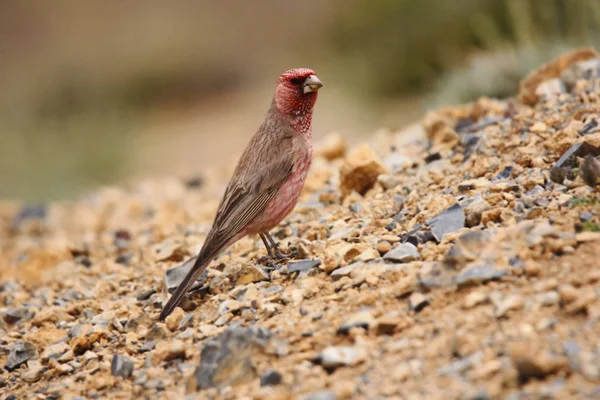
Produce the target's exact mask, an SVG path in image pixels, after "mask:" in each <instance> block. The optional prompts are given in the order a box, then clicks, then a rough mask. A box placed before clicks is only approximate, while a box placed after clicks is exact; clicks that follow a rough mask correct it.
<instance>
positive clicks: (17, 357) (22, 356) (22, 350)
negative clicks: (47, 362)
mask: <svg viewBox="0 0 600 400" xmlns="http://www.w3.org/2000/svg"><path fill="white" fill-rule="evenodd" d="M37 356H38V352H37V347H36V345H34V344H33V343H31V342H27V341H24V340H19V341H18V342H15V343H14V344H13V345H12V346H11V347H10V349H9V353H8V358H7V359H6V365H5V366H4V367H5V368H6V369H7V370H8V371H14V370H15V369H17V368H19V367H20V366H21V365H22V364H25V363H26V362H27V361H29V360H33V359H34V358H37Z"/></svg>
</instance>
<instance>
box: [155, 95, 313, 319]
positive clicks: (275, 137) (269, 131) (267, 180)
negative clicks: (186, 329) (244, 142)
mask: <svg viewBox="0 0 600 400" xmlns="http://www.w3.org/2000/svg"><path fill="white" fill-rule="evenodd" d="M281 119H284V121H282V120H281ZM299 145H302V141H301V140H297V137H296V135H294V132H293V129H292V128H291V126H290V123H289V117H288V116H285V115H282V114H281V113H279V112H278V110H277V107H276V104H275V101H273V103H272V104H271V108H270V109H269V112H268V114H267V118H266V119H265V122H264V123H263V124H262V125H261V127H260V128H259V129H258V131H257V132H256V133H255V134H254V136H253V137H252V139H251V140H250V143H249V144H248V146H247V147H246V150H245V151H244V153H243V154H242V157H241V158H240V161H239V162H238V165H237V167H236V169H235V171H234V173H233V176H232V178H231V180H230V182H229V184H228V185H227V189H226V190H225V194H224V195H223V199H222V200H221V203H220V205H219V208H218V210H217V214H216V217H215V221H214V223H213V226H212V228H211V230H210V232H209V234H208V236H207V238H206V241H205V242H204V245H203V246H202V250H200V253H199V254H198V258H197V259H196V262H195V263H194V265H193V267H192V269H191V270H190V271H189V272H188V274H187V275H186V277H185V278H184V279H183V281H182V282H181V284H180V285H179V287H178V288H177V290H176V291H175V293H174V294H173V296H172V297H171V298H170V299H169V301H168V302H167V304H166V305H165V307H164V308H163V310H162V311H161V314H160V319H161V320H164V319H165V318H166V317H167V316H168V315H169V314H170V313H171V312H172V311H173V310H174V309H175V308H176V307H177V306H178V305H179V303H180V302H181V300H182V299H183V296H184V295H185V294H186V293H187V291H188V290H189V288H190V287H191V286H192V285H193V283H194V282H195V281H196V280H197V279H198V277H199V276H200V275H201V274H202V272H204V270H205V269H206V268H207V267H208V265H209V264H210V262H211V261H212V260H213V258H214V257H216V256H217V254H218V253H219V252H221V251H222V250H224V248H226V247H227V246H228V245H230V244H231V243H230V242H231V241H232V239H234V238H236V236H237V235H239V234H240V233H242V232H243V230H244V228H245V227H246V226H247V225H248V223H249V222H251V221H252V220H253V219H254V218H256V217H257V216H258V215H260V213H261V212H262V211H263V210H264V208H265V206H266V205H267V204H268V203H269V201H270V200H271V199H272V198H273V196H274V195H275V194H276V193H277V191H278V190H279V188H280V187H281V185H282V184H283V183H284V182H285V181H286V179H287V178H288V177H289V176H290V174H291V173H292V172H293V171H294V168H295V166H296V162H297V157H296V154H297V152H296V151H294V150H295V147H297V146H299ZM243 233H257V232H243Z"/></svg>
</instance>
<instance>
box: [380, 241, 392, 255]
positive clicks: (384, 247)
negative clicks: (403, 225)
mask: <svg viewBox="0 0 600 400" xmlns="http://www.w3.org/2000/svg"><path fill="white" fill-rule="evenodd" d="M391 249H392V245H391V244H390V242H388V241H385V240H382V241H381V242H379V243H377V251H378V252H379V254H386V253H387V252H388V251H390V250H391Z"/></svg>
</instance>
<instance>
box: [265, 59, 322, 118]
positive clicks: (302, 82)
mask: <svg viewBox="0 0 600 400" xmlns="http://www.w3.org/2000/svg"><path fill="white" fill-rule="evenodd" d="M322 86H323V83H321V81H320V80H319V78H318V77H317V74H315V71H313V70H312V69H308V68H296V69H290V70H289V71H286V72H284V73H283V74H281V76H280V77H279V79H278V80H277V88H276V89H275V102H276V104H277V108H278V109H279V111H280V112H282V113H284V114H288V115H292V116H302V115H305V114H307V113H310V112H312V109H313V107H314V105H315V101H316V100H317V92H318V91H319V89H320V88H321V87H322Z"/></svg>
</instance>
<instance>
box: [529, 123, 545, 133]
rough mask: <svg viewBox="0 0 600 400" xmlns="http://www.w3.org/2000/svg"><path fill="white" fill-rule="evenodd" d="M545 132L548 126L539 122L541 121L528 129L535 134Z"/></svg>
mask: <svg viewBox="0 0 600 400" xmlns="http://www.w3.org/2000/svg"><path fill="white" fill-rule="evenodd" d="M547 130H548V126H547V125H546V124H545V123H543V122H541V121H537V122H535V123H534V124H533V125H531V127H530V128H529V131H531V132H535V133H540V132H546V131H547Z"/></svg>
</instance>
